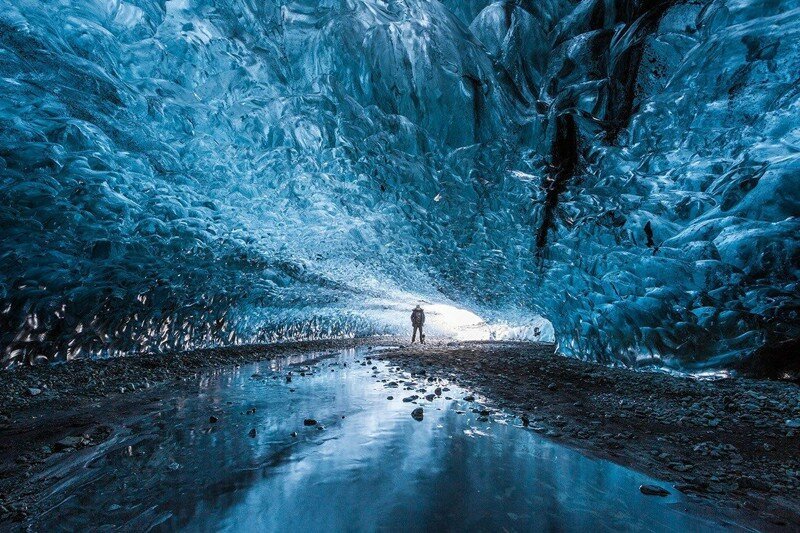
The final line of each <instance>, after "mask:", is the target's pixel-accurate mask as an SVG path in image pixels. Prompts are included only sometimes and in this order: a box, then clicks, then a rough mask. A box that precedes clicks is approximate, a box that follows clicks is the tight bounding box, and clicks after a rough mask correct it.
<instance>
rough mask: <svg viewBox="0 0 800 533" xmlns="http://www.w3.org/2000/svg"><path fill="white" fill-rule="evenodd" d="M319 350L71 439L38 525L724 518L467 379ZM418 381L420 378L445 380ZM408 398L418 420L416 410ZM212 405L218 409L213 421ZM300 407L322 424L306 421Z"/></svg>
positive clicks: (537, 525) (222, 376) (659, 524)
mask: <svg viewBox="0 0 800 533" xmlns="http://www.w3.org/2000/svg"><path fill="white" fill-rule="evenodd" d="M318 355H319V354H311V355H309V356H307V357H300V358H296V359H292V360H288V361H284V362H283V363H281V364H271V363H269V362H265V363H261V364H255V365H249V366H245V367H242V368H240V369H237V370H233V371H228V372H217V373H214V374H210V375H207V376H204V377H203V378H202V379H200V380H198V382H196V383H193V384H187V387H186V388H185V389H183V390H180V391H176V396H175V398H173V399H169V400H165V401H163V402H162V404H161V405H160V408H159V409H158V410H157V411H154V412H148V413H145V414H143V415H142V417H141V419H139V420H135V421H131V422H130V423H128V425H127V426H126V427H125V428H120V430H119V431H118V432H117V434H116V435H115V437H114V438H112V440H111V441H109V442H107V443H105V444H103V445H102V446H100V447H98V448H95V449H87V450H83V451H81V452H79V453H80V454H84V455H83V456H78V455H76V462H75V463H73V464H72V466H71V467H68V466H64V465H62V466H61V467H60V470H59V471H58V472H57V475H58V477H59V479H61V481H60V482H59V483H58V484H55V485H54V486H53V487H52V489H51V492H50V494H49V495H48V500H49V501H51V502H52V509H51V510H50V511H49V512H47V513H44V514H43V515H42V516H41V517H39V518H38V521H37V522H36V523H35V524H34V529H36V528H38V529H43V530H44V529H56V530H58V529H61V530H64V529H70V530H72V529H81V528H100V527H102V526H104V525H105V526H109V527H122V528H123V529H143V530H147V529H149V528H154V529H157V530H158V529H176V528H177V529H181V528H182V529H186V530H190V531H212V530H213V531H375V530H381V531H383V530H386V531H393V530H402V531H422V530H431V529H442V530H463V529H479V530H500V529H507V530H560V531H583V530H586V529H588V528H598V527H599V528H600V529H607V530H650V531H652V530H659V531H684V530H691V529H703V530H713V529H715V528H718V527H719V526H717V525H715V524H714V523H712V522H708V521H706V520H703V519H700V518H697V517H694V516H693V515H692V514H691V513H689V512H688V511H687V508H688V504H687V503H686V502H685V501H683V500H682V499H681V498H680V497H678V496H677V495H676V496H671V497H670V498H665V499H658V498H653V497H647V496H644V495H642V494H641V493H639V491H638V487H639V485H640V484H642V483H659V482H658V481H656V480H652V479H649V478H647V477H646V476H643V475H641V474H638V473H635V472H632V471H630V470H627V469H624V468H622V467H619V466H617V465H613V464H611V463H607V462H604V461H597V460H592V459H590V458H587V457H584V456H582V455H581V454H579V453H577V452H574V451H571V450H569V449H566V448H563V447H561V446H558V445H556V444H553V443H551V442H548V441H546V440H544V439H542V438H541V437H540V436H538V435H536V434H535V433H533V432H532V431H530V430H528V429H524V428H521V427H519V426H518V425H516V424H505V423H497V421H496V420H493V419H499V420H503V421H505V420H507V417H506V415H504V414H503V413H495V414H493V415H492V417H491V419H490V420H488V421H485V420H481V421H479V420H478V419H479V417H480V413H479V412H474V411H473V409H475V410H480V409H482V408H483V407H484V405H485V403H484V401H483V400H482V399H480V398H478V399H477V400H476V402H466V401H463V400H461V398H463V397H464V396H465V395H466V391H464V390H462V389H459V388H458V387H455V386H453V385H451V384H448V386H449V387H450V389H451V390H450V391H448V392H447V394H449V395H451V396H452V397H453V398H456V399H453V400H447V399H445V398H444V397H435V398H434V399H433V400H432V401H428V400H426V399H424V397H423V398H420V399H419V400H417V401H415V402H413V403H404V402H402V401H400V397H399V396H400V395H398V394H397V392H398V389H396V388H389V387H387V386H386V384H387V383H389V382H391V381H400V380H401V379H406V380H409V379H412V378H411V377H410V376H409V375H408V374H401V373H398V372H394V371H391V370H389V369H388V368H387V366H386V365H384V364H383V363H379V362H377V361H369V362H367V361H366V356H368V355H369V352H367V351H366V350H360V349H359V350H351V351H348V352H346V353H344V354H342V355H341V356H339V357H337V358H334V359H327V360H322V361H317V362H316V363H313V364H311V363H310V362H309V361H314V360H315V359H316V358H317V357H318ZM304 365H307V366H309V368H308V371H307V372H306V371H305V369H303V370H302V373H305V374H306V375H304V376H303V375H301V369H302V368H303V366H304ZM372 367H375V369H374V370H373V368H372ZM290 371H291V372H292V373H293V379H292V382H291V383H286V381H285V376H286V374H287V373H288V372H290ZM273 377H276V378H279V379H272V378H273ZM413 379H414V380H415V381H416V385H415V389H416V388H425V389H426V390H429V391H431V392H432V391H433V389H434V388H435V387H436V386H437V384H438V385H440V386H443V385H445V384H443V383H441V382H438V383H437V382H429V381H427V380H426V379H424V378H421V377H418V376H417V377H414V378H413ZM393 393H394V394H393ZM392 394H393V395H394V397H395V399H394V400H387V396H389V395H392ZM418 406H421V407H423V409H424V418H423V420H422V421H420V422H418V421H416V420H414V419H412V418H411V416H410V413H411V410H412V409H414V408H415V407H418ZM253 410H254V411H253ZM210 413H214V415H215V416H216V417H218V418H219V421H218V422H217V423H214V424H210V423H209V414H210ZM307 417H312V418H315V419H316V420H318V421H319V422H320V423H321V424H323V425H324V426H325V429H324V430H320V429H318V428H317V427H305V426H303V419H304V418H307ZM252 428H255V429H256V430H257V431H256V436H255V437H254V438H251V437H249V436H248V432H249V431H250V429H252ZM293 431H294V432H297V437H293V436H291V434H292V432H293ZM86 465H88V468H87V467H86ZM171 465H177V468H173V467H172V466H171ZM54 473H56V472H50V474H54ZM673 492H675V491H673Z"/></svg>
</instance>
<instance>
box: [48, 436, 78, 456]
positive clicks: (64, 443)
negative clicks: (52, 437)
mask: <svg viewBox="0 0 800 533" xmlns="http://www.w3.org/2000/svg"><path fill="white" fill-rule="evenodd" d="M82 442H83V437H64V438H63V439H61V440H60V441H58V442H56V443H55V444H54V445H53V449H54V450H55V451H57V452H60V451H63V450H68V449H70V448H76V447H78V446H79V445H80V444H81V443H82Z"/></svg>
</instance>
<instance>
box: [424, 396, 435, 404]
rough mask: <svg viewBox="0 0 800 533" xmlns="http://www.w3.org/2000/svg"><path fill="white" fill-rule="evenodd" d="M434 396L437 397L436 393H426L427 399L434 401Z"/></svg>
mask: <svg viewBox="0 0 800 533" xmlns="http://www.w3.org/2000/svg"><path fill="white" fill-rule="evenodd" d="M434 398H436V395H435V394H426V395H425V399H426V400H428V401H429V402H432V401H433V399H434Z"/></svg>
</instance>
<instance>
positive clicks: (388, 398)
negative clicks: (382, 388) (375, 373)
mask: <svg viewBox="0 0 800 533" xmlns="http://www.w3.org/2000/svg"><path fill="white" fill-rule="evenodd" d="M386 399H387V400H394V396H387V397H386Z"/></svg>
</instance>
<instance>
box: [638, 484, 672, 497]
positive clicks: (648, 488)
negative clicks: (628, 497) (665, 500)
mask: <svg viewBox="0 0 800 533" xmlns="http://www.w3.org/2000/svg"><path fill="white" fill-rule="evenodd" d="M639 492H641V493H642V494H646V495H647V496H662V497H663V496H669V491H668V490H667V489H664V488H662V487H659V486H658V485H640V486H639Z"/></svg>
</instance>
